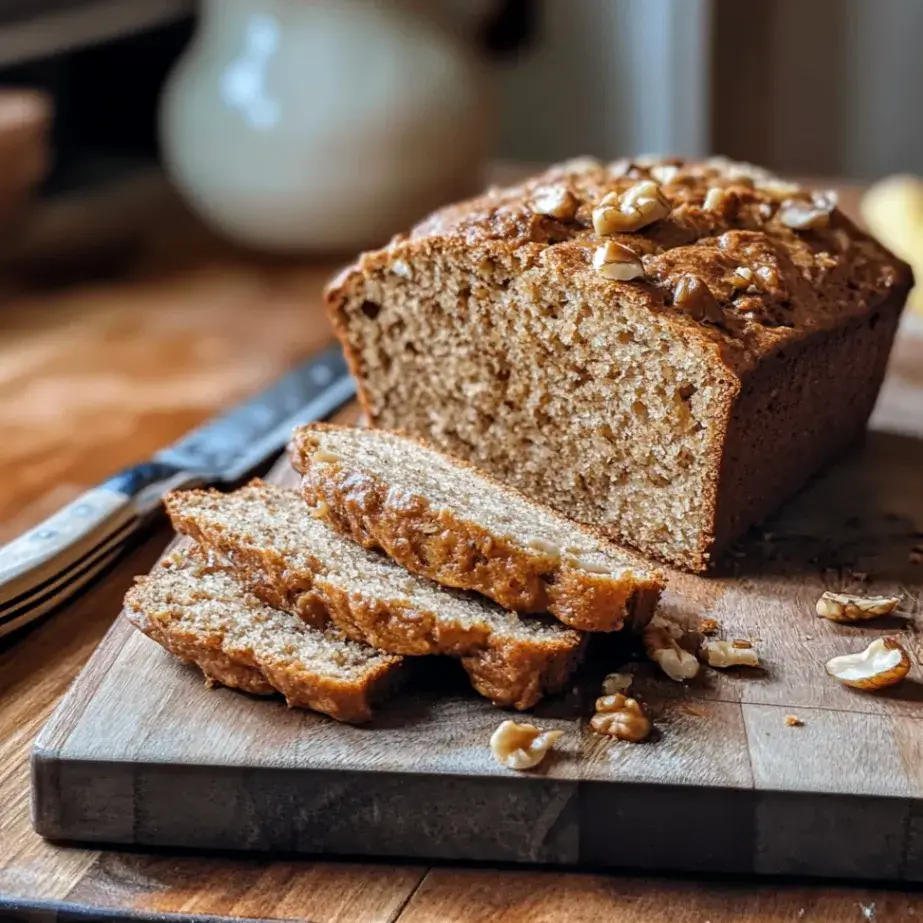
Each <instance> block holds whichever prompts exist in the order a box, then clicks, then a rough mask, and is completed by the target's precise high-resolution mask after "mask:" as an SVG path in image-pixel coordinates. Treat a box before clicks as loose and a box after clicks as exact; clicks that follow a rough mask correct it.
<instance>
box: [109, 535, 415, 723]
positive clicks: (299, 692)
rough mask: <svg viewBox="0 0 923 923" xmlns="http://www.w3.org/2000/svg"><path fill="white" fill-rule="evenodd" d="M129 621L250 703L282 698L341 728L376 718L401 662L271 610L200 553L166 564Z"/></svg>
mask: <svg viewBox="0 0 923 923" xmlns="http://www.w3.org/2000/svg"><path fill="white" fill-rule="evenodd" d="M125 615H126V617H127V618H128V620H129V621H130V622H131V623H132V624H133V625H135V626H136V627H137V628H139V629H140V630H141V631H143V632H144V633H145V634H146V635H148V637H150V638H153V639H154V640H155V641H156V642H157V643H158V644H160V645H161V646H162V647H165V648H166V649H167V650H168V651H170V653H171V654H175V655H176V656H177V657H179V658H180V659H181V660H185V661H188V662H190V663H194V664H196V666H198V667H199V669H201V670H202V672H203V673H204V674H205V675H206V676H207V677H208V679H209V680H210V681H212V682H215V683H220V684H221V685H223V686H232V687H235V688H237V689H243V690H244V691H245V692H250V693H253V694H254V695H271V694H273V693H276V692H281V693H282V695H284V696H285V699H286V701H287V702H288V704H289V705H291V706H297V707H300V708H310V709H312V710H314V711H318V712H323V714H325V715H329V716H330V717H331V718H336V719H337V720H338V721H348V722H351V723H359V722H362V721H367V720H368V719H369V718H371V717H372V704H373V703H374V702H376V701H378V700H379V699H380V698H382V697H383V696H384V695H385V694H386V693H387V692H388V691H389V690H390V689H391V688H392V686H393V685H394V683H395V680H396V679H397V678H398V675H399V671H400V667H401V660H402V658H400V657H395V656H393V655H391V654H383V653H381V652H380V651H377V650H375V649H374V648H372V647H369V646H368V645H367V644H360V643H357V642H355V641H350V640H348V639H347V638H345V637H344V636H343V633H342V632H340V631H337V630H336V629H335V628H333V627H332V626H331V627H328V628H327V629H326V630H318V629H316V628H312V627H310V626H309V625H306V624H305V623H304V622H303V621H302V620H301V619H299V618H297V617H296V616H294V615H291V614H289V613H287V612H280V611H278V610H276V609H271V608H270V607H269V606H267V605H265V604H264V603H262V602H260V600H258V599H257V598H256V597H255V596H254V595H253V594H251V593H248V592H246V591H245V590H244V589H243V588H242V587H241V585H240V584H239V583H238V582H237V581H236V580H234V579H233V577H231V576H230V574H228V573H227V572H225V571H224V570H222V569H220V568H217V567H215V566H213V565H210V564H209V563H207V561H206V559H205V558H204V557H203V556H202V554H201V552H198V551H195V552H192V553H190V550H189V549H187V550H182V551H177V552H174V553H173V554H172V555H170V556H169V557H167V558H165V559H164V560H163V561H162V562H161V564H160V566H158V567H156V568H155V569H154V570H153V571H152V572H151V573H150V574H149V575H148V576H147V577H142V578H141V579H140V580H139V581H138V583H137V584H136V585H135V586H134V587H133V588H132V589H131V590H129V591H128V595H127V596H126V597H125Z"/></svg>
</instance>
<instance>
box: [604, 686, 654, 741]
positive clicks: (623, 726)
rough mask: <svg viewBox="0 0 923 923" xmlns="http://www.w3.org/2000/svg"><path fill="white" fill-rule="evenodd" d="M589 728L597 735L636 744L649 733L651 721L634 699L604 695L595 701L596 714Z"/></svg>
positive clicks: (619, 694) (617, 695)
mask: <svg viewBox="0 0 923 923" xmlns="http://www.w3.org/2000/svg"><path fill="white" fill-rule="evenodd" d="M590 727H591V728H592V729H593V730H594V731H596V733H597V734H606V735H608V736H609V737H617V738H618V739H619V740H630V741H632V742H634V743H637V742H638V741H640V740H644V739H645V737H647V736H648V735H649V734H650V733H651V721H650V718H648V717H647V715H645V714H644V710H643V709H642V708H641V706H640V705H639V704H638V702H637V701H636V700H635V699H629V698H627V697H626V696H624V695H622V694H621V693H617V694H616V695H605V696H602V698H599V699H597V700H596V714H595V715H593V717H592V718H590Z"/></svg>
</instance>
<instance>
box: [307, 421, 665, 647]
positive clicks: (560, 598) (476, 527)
mask: <svg viewBox="0 0 923 923" xmlns="http://www.w3.org/2000/svg"><path fill="white" fill-rule="evenodd" d="M291 454H292V462H293V464H294V466H295V468H296V469H297V470H298V471H299V472H300V473H301V474H302V475H304V478H303V480H302V490H303V493H304V496H305V499H306V500H307V501H308V503H309V504H311V505H312V506H313V507H314V508H315V510H316V511H317V512H318V515H320V516H321V517H322V518H323V519H325V520H326V521H327V522H329V523H330V524H331V525H332V526H334V528H336V529H337V530H338V531H340V532H343V533H344V534H346V535H351V536H352V537H353V538H354V539H355V540H356V541H358V542H360V543H361V544H362V545H363V547H365V548H370V549H377V548H380V549H382V550H384V551H385V552H386V553H387V554H388V555H389V556H390V557H392V558H393V559H394V560H395V561H397V562H398V564H400V565H402V566H403V567H406V568H407V570H410V571H413V573H415V574H421V575H422V576H424V577H428V578H429V579H430V580H435V581H436V582H437V583H441V584H443V585H444V586H451V587H457V588H459V589H464V590H476V591H477V592H479V593H483V594H484V595H485V596H489V597H490V598H491V599H493V600H495V601H496V602H498V603H500V605H501V606H504V607H506V608H507V609H512V610H514V611H516V612H525V613H535V612H548V611H550V612H552V613H553V614H554V615H555V616H557V618H558V619H560V620H561V621H562V622H564V623H565V624H567V625H570V626H572V627H573V628H580V629H584V630H586V631H614V630H617V629H619V628H621V627H622V625H623V623H624V622H626V621H629V622H631V623H633V624H634V625H636V626H638V627H643V626H644V625H645V624H647V622H648V621H650V617H651V615H652V614H653V611H654V608H655V606H656V605H657V600H658V599H659V597H660V592H661V590H662V588H663V577H662V575H661V574H660V573H659V572H658V571H657V570H656V569H654V568H652V567H650V565H648V564H647V563H646V562H645V561H644V560H643V559H641V558H640V557H639V556H637V555H633V554H631V553H629V552H626V551H622V550H621V549H619V548H618V547H617V546H615V545H613V544H612V543H611V542H609V541H608V540H607V539H606V538H605V537H604V536H602V535H601V534H599V533H598V532H596V531H594V530H593V529H591V528H589V527H587V526H581V525H578V524H577V523H575V522H572V521H571V520H569V519H567V518H566V517H565V516H562V515H561V514H559V513H556V512H554V511H553V510H552V509H550V508H549V507H547V506H542V505H540V504H538V503H533V502H532V501H530V500H529V499H528V498H527V497H525V496H524V495H523V494H521V493H520V492H519V491H518V490H515V489H513V488H509V487H505V486H504V485H502V484H500V483H499V482H498V481H495V480H494V479H493V478H491V477H490V476H489V475H487V474H485V473H484V472H482V471H480V470H478V469H477V468H475V467H474V466H473V465H470V464H467V463H466V462H463V461H459V460H458V459H454V458H451V457H449V456H448V455H444V454H443V453H441V452H438V451H436V450H435V449H432V448H430V447H429V446H427V445H425V444H424V443H422V442H420V441H418V440H416V439H412V438H408V437H406V436H400V435H397V434H395V433H389V432H385V431H384V430H363V429H353V428H350V427H343V426H331V425H328V424H323V423H318V424H312V425H310V426H306V427H302V428H300V429H298V430H297V431H296V432H295V434H294V436H293V438H292V445H291Z"/></svg>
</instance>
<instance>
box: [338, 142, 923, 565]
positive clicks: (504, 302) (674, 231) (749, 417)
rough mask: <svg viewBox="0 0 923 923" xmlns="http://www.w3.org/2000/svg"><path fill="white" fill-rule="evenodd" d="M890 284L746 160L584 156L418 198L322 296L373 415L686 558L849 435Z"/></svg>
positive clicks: (824, 221) (831, 212) (891, 318)
mask: <svg viewBox="0 0 923 923" xmlns="http://www.w3.org/2000/svg"><path fill="white" fill-rule="evenodd" d="M604 200H605V201H604ZM910 285H911V276H910V272H909V269H908V268H907V267H906V266H905V265H904V264H903V263H901V262H900V261H899V260H897V259H896V258H895V257H893V256H892V255H891V254H889V253H888V252H887V251H886V250H885V249H884V248H882V247H880V246H879V245H878V244H876V243H875V242H874V241H873V240H871V239H870V238H869V237H868V236H867V235H865V234H863V233H862V232H860V231H859V230H857V229H856V227H855V226H854V225H853V224H852V223H851V222H850V221H849V220H848V219H847V218H846V217H845V216H844V215H843V214H842V213H841V212H840V211H839V210H837V209H836V208H835V207H834V205H833V200H831V199H830V198H828V197H824V196H821V195H816V194H815V195H812V194H810V193H809V192H807V191H804V190H799V189H797V188H796V187H792V186H791V185H790V184H786V183H784V182H783V181H782V180H779V179H778V178H776V177H772V176H771V175H769V174H767V173H766V172H765V171H762V170H759V169H758V168H755V167H752V166H750V165H746V164H733V163H730V162H727V161H723V160H718V159H715V160H711V161H706V162H691V163H689V162H683V161H680V160H674V161H661V162H658V161H652V160H646V161H644V162H643V163H630V162H625V161H622V162H618V163H615V164H608V165H604V164H601V163H598V162H594V161H590V160H586V159H584V160H582V161H579V162H574V163H570V164H565V165H563V166H560V167H555V168H553V169H551V170H549V171H547V172H546V173H544V174H542V175H541V176H538V177H534V178H533V179H531V180H529V181H527V182H525V183H523V184H522V185H520V186H516V187H513V188H509V189H505V190H495V191H492V192H490V193H489V194H487V195H485V196H482V197H481V198H478V199H475V200H472V201H469V202H465V203H462V204H460V205H456V206H452V207H449V208H447V209H444V210H442V211H440V212H437V213H436V214H435V215H433V216H432V217H431V218H429V219H428V220H426V221H424V222H423V223H422V224H421V225H419V226H418V227H417V228H415V229H414V230H413V231H412V233H411V234H410V235H405V236H401V237H397V238H395V239H394V240H393V241H392V242H391V244H390V245H389V246H388V247H386V248H385V249H383V250H380V251H377V252H374V253H368V254H365V255H364V256H362V257H361V258H360V260H359V261H358V263H357V264H356V265H355V266H353V267H351V268H350V269H348V270H346V271H345V272H344V273H343V274H342V275H341V276H340V277H339V278H338V279H337V280H336V281H335V282H334V283H333V284H332V285H331V287H330V289H329V290H328V307H329V310H330V314H331V318H332V320H333V322H334V325H335V327H336V330H337V333H338V335H339V337H340V339H341V340H342V342H343V344H344V347H345V350H346V354H347V357H348V359H349V362H350V365H351V367H352V370H353V372H354V374H355V376H356V378H357V380H358V382H359V393H360V400H361V402H362V404H363V407H364V409H365V412H366V414H367V416H368V419H369V422H370V423H371V425H372V426H373V427H379V428H384V429H390V430H404V431H407V432H409V433H411V434H413V435H417V436H422V437H425V438H426V439H428V440H429V441H430V442H432V443H433V444H434V445H435V446H436V447H438V448H440V449H443V450H445V451H446V452H448V453H449V454H451V455H454V456H457V457H462V458H465V459H468V460H469V461H472V462H474V463H475V464H477V465H478V466H479V467H482V468H484V469H486V470H488V471H490V472H491V473H492V474H494V475H495V476H496V477H497V478H498V479H500V480H501V481H503V482H504V483H511V484H513V485H515V486H517V487H519V488H520V489H521V490H522V491H523V492H524V493H525V494H526V495H527V496H529V497H530V498H533V499H536V500H540V501H542V502H545V503H547V504H548V505H550V506H553V507H555V508H556V509H558V510H560V511H561V512H563V513H564V514H565V515H567V516H569V517H571V518H574V519H577V520H580V521H582V522H586V523H591V524H594V525H596V526H598V527H600V528H602V529H603V530H604V531H605V532H606V533H607V534H608V535H609V536H611V537H613V538H615V539H616V540H619V541H623V542H626V543H628V544H631V545H633V546H635V547H637V548H640V549H642V550H644V551H645V552H648V553H650V554H653V555H656V556H658V557H660V558H662V559H664V560H666V561H670V562H673V563H676V564H678V565H680V566H682V567H685V568H690V569H693V570H702V569H704V568H705V567H707V566H708V564H709V563H710V562H711V561H712V560H713V559H714V556H715V555H716V553H717V552H718V551H719V550H720V549H721V547H723V546H724V545H726V544H727V543H728V542H729V541H730V540H731V539H732V538H734V537H735V536H736V535H738V534H739V533H741V532H742V531H743V530H745V529H746V528H747V527H748V526H749V525H751V524H752V523H754V522H756V521H757V520H759V519H760V518H762V517H763V516H765V515H766V514H768V513H769V512H771V511H772V510H773V509H774V508H775V507H776V506H777V505H778V504H779V503H780V502H781V501H782V500H783V499H784V498H785V497H787V496H788V495H790V494H791V493H792V492H793V491H795V490H796V489H797V488H798V487H799V486H800V485H801V484H803V483H804V481H805V480H806V479H807V478H808V477H809V476H810V475H811V474H812V473H813V472H815V471H816V470H817V469H818V468H819V467H820V466H821V465H823V464H824V463H826V462H827V461H829V460H831V459H833V458H835V457H837V455H838V454H839V453H841V452H842V450H843V449H844V447H845V446H846V445H847V444H848V443H849V442H850V441H851V440H853V439H854V438H855V437H856V436H857V435H858V434H859V433H860V432H861V431H862V429H863V428H864V426H865V423H866V420H867V418H868V416H869V413H870V411H871V409H872V406H873V404H874V401H875V397H876V395H877V392H878V388H879V385H880V383H881V380H882V376H883V373H884V369H885V365H886V362H887V358H888V353H889V349H890V346H891V342H892V339H893V335H894V331H895V328H896V324H897V321H898V317H899V314H900V311H901V308H902V306H903V303H904V300H905V297H906V294H907V291H908V289H909V287H910Z"/></svg>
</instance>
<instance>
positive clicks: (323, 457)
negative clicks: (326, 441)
mask: <svg viewBox="0 0 923 923" xmlns="http://www.w3.org/2000/svg"><path fill="white" fill-rule="evenodd" d="M311 460H312V461H316V462H324V463H325V464H333V463H336V462H338V461H340V460H341V459H340V456H339V455H337V454H336V452H331V451H330V449H325V448H323V447H321V448H319V449H317V450H316V451H315V452H314V454H313V455H312V456H311Z"/></svg>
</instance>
